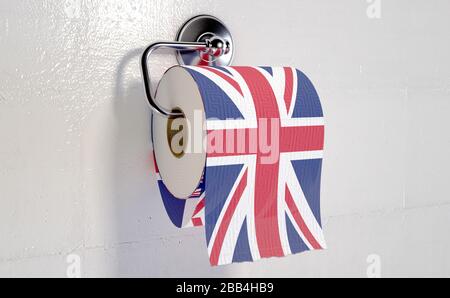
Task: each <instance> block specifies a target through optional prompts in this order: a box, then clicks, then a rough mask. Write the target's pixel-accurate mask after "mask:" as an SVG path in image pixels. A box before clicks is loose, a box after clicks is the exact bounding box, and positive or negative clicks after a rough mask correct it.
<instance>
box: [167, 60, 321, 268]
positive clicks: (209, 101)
mask: <svg viewBox="0 0 450 298" xmlns="http://www.w3.org/2000/svg"><path fill="white" fill-rule="evenodd" d="M185 69H186V70H187V71H188V72H189V73H190V74H191V76H192V77H193V78H194V80H195V81H196V83H197V85H198V86H199V90H200V93H201V95H202V98H203V101H204V108H205V114H206V117H207V121H206V127H207V130H208V141H207V144H208V146H211V144H213V143H214V140H213V138H214V136H217V135H221V134H222V135H225V136H232V137H231V141H230V138H229V137H228V138H225V140H226V143H225V144H220V145H219V147H220V146H223V150H217V144H215V146H216V148H215V149H214V150H209V149H207V152H208V153H207V164H206V169H205V173H204V179H203V180H202V183H201V184H200V186H199V189H198V191H196V193H195V194H193V197H192V198H191V199H190V200H186V201H179V200H178V202H177V203H178V204H179V205H180V207H179V208H178V209H177V210H178V211H177V212H178V214H177V215H176V216H174V218H175V217H176V218H177V220H178V222H177V223H176V224H177V226H199V225H204V226H205V232H206V241H207V246H208V253H209V258H210V262H211V264H212V265H213V266H216V265H224V264H230V263H234V262H245V261H256V260H259V259H261V258H269V257H281V256H286V255H290V254H295V253H299V252H303V251H307V250H319V249H324V248H325V246H326V244H325V240H324V236H323V232H322V226H321V216H320V178H321V167H322V155H323V146H324V120H323V112H322V107H321V104H320V101H319V97H318V95H317V92H316V90H315V88H314V87H313V85H312V83H311V82H310V80H309V79H308V78H307V77H306V76H305V75H304V74H303V73H302V72H300V71H298V70H296V69H294V68H290V67H214V68H213V67H207V66H206V67H203V66H202V67H185ZM260 119H270V121H269V123H271V124H270V125H267V123H266V122H264V123H265V125H262V123H263V122H261V121H259V120H260ZM262 126H264V127H262ZM268 126H270V127H272V126H276V127H279V130H278V131H277V134H276V135H271V136H263V137H265V138H266V140H268V139H271V141H272V143H273V142H274V141H275V142H278V144H279V148H278V151H277V156H276V159H275V160H274V162H270V163H268V162H264V159H265V158H267V156H266V155H267V154H266V153H267V152H263V151H262V150H260V149H258V148H256V149H255V144H259V143H260V142H259V141H260V138H262V136H261V133H262V132H263V133H265V134H268V132H267V131H266V130H267V129H268ZM269 131H270V129H269ZM274 138H276V139H275V140H274ZM242 140H244V141H242ZM238 144H239V145H238ZM238 147H239V148H238ZM230 148H232V149H234V150H227V149H230ZM160 189H161V193H162V195H163V201H165V205H166V208H168V203H167V201H168V200H167V197H170V194H169V193H168V192H167V190H166V193H164V184H163V183H162V181H160ZM164 197H166V198H164ZM175 200H176V199H175ZM169 205H170V204H169ZM181 205H183V206H181ZM170 208H172V207H170ZM169 215H170V214H169ZM171 218H172V216H171ZM172 221H174V220H173V218H172ZM174 223H175V222H174Z"/></svg>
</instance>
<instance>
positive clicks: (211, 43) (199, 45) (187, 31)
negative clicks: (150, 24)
mask: <svg viewBox="0 0 450 298" xmlns="http://www.w3.org/2000/svg"><path fill="white" fill-rule="evenodd" d="M219 29H220V30H219ZM205 30H206V31H205ZM224 32H225V33H226V34H224ZM192 35H197V37H196V38H197V41H196V42H186V41H183V40H185V39H188V40H190V39H192ZM219 35H220V36H219ZM221 36H224V38H222V37H221ZM178 40H181V41H174V42H164V41H163V42H155V43H153V44H151V45H150V46H148V47H147V48H146V49H145V51H144V53H143V54H142V59H141V67H142V77H143V80H144V87H145V94H146V95H147V99H148V102H149V104H150V106H151V108H152V109H153V111H154V112H156V113H158V114H160V115H162V116H165V117H177V116H181V115H182V113H177V112H172V111H167V110H166V109H164V108H162V107H161V106H160V105H158V104H157V103H156V102H155V99H154V96H153V92H152V90H151V82H150V74H149V67H148V59H149V57H150V55H151V54H152V53H153V52H154V51H156V50H158V49H173V50H176V51H178V54H179V61H180V62H181V63H184V62H188V63H189V64H194V65H195V63H197V62H198V61H197V60H194V59H192V57H189V56H192V55H189V52H191V53H192V52H194V53H195V52H201V53H197V54H199V55H198V56H199V57H201V60H202V62H201V64H203V65H205V64H206V65H223V64H226V65H228V64H229V63H230V62H231V59H232V52H231V46H232V40H231V35H230V34H229V31H228V30H227V29H226V27H225V26H224V25H223V24H222V23H221V22H220V21H219V20H218V19H216V18H214V17H211V16H198V17H195V18H193V19H191V20H189V21H188V22H187V23H186V24H185V25H184V26H183V27H182V29H181V30H180V33H179V34H178ZM183 53H187V56H186V60H184V59H183V55H184V54H183ZM180 57H181V58H180ZM203 57H207V58H208V59H204V58H203ZM223 59H226V60H225V62H224V61H222V60H223Z"/></svg>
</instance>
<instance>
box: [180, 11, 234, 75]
mask: <svg viewBox="0 0 450 298" xmlns="http://www.w3.org/2000/svg"><path fill="white" fill-rule="evenodd" d="M176 40H177V41H178V42H210V43H211V46H210V47H209V48H214V49H216V50H217V51H216V52H211V51H209V52H208V51H179V52H178V53H177V60H178V63H180V64H181V65H193V66H199V65H209V66H228V65H230V64H231V62H232V60H233V52H234V44H233V38H232V36H231V33H230V31H229V30H228V28H227V27H226V26H225V25H224V24H223V23H222V21H220V20H219V19H218V18H216V17H213V16H210V15H200V16H196V17H194V18H192V19H190V20H189V21H187V22H186V23H185V24H184V25H183V26H182V27H181V29H180V31H179V32H178V35H177V38H176Z"/></svg>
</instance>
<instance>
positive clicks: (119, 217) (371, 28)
mask: <svg viewBox="0 0 450 298" xmlns="http://www.w3.org/2000/svg"><path fill="white" fill-rule="evenodd" d="M74 4H75V6H73V5H74ZM381 4H382V11H381V12H382V15H381V19H369V18H368V16H367V14H366V9H367V7H368V5H369V4H368V3H367V2H366V0H346V1H333V0H328V1H325V0H321V1H318V0H310V1H294V0H292V1H287V0H283V1H257V2H256V1H234V0H233V1H200V0H184V1H173V0H170V1H168V0H157V1H155V0H136V1H131V0H130V1H125V0H123V1H122V0H116V1H112V0H108V1H104V0H92V1H87V0H85V1H81V0H80V1H77V0H69V1H57V0H53V1H50V0H45V1H31V0H28V1H13V0H3V1H1V2H0V276H62V277H64V276H66V268H67V263H66V257H67V255H69V254H78V255H80V257H81V261H82V273H83V276H252V277H255V276H294V277H299V276H366V269H367V266H368V264H367V261H366V259H367V256H368V255H370V254H377V255H379V256H380V258H381V264H382V275H383V276H447V277H448V276H450V257H449V255H448V254H449V251H450V238H449V226H450V204H449V203H450V191H449V188H448V182H447V181H448V180H449V179H450V157H449V155H448V154H447V153H448V152H449V150H450V137H449V133H448V132H447V129H448V127H449V126H450V117H449V116H448V115H449V112H450V57H449V53H450V41H449V39H448V30H449V28H450V18H449V17H448V11H449V10H450V2H449V1H447V0H432V1H418V0H417V1H407V0H397V1H387V0H382V2H381ZM201 13H210V14H213V15H216V16H217V17H219V18H221V19H223V20H224V21H225V23H226V24H227V25H228V26H229V27H230V29H231V30H232V33H233V34H234V38H235V42H236V46H237V48H236V51H237V52H236V57H235V58H236V59H235V64H236V65H237V64H240V65H292V66H296V67H298V68H301V69H302V70H304V71H305V72H306V73H307V74H308V75H309V76H310V77H311V79H312V80H313V81H314V82H315V84H316V87H317V88H318V90H319V93H320V95H321V98H322V100H323V104H324V109H325V112H326V117H327V125H328V129H327V144H326V158H325V163H324V177H323V191H322V205H323V208H322V210H323V213H324V229H325V233H326V237H327V240H328V244H329V249H328V250H327V251H324V252H313V253H306V254H301V255H296V256H291V257H288V258H284V259H271V260H267V261H261V262H258V263H255V264H239V265H231V266H226V267H220V268H210V267H209V265H208V258H207V253H206V249H205V240H204V235H203V233H202V230H201V229H197V230H195V229H192V230H185V231H179V230H177V229H175V228H174V227H172V225H171V224H170V222H169V220H168V218H167V217H166V215H165V212H164V210H163V206H162V203H161V202H160V201H159V199H158V191H157V188H156V184H155V181H154V177H153V175H152V174H151V168H152V165H151V161H150V158H149V150H150V147H149V108H148V107H147V104H146V99H145V97H144V93H143V89H142V86H141V77H140V70H139V62H138V54H140V52H141V50H142V47H144V46H145V45H147V44H149V43H150V42H151V41H154V40H159V39H162V40H171V39H173V37H174V35H175V34H176V31H177V29H178V28H179V26H180V25H181V24H182V23H183V22H184V21H185V20H187V19H188V18H189V17H191V16H194V15H196V14H201ZM173 63H174V58H173V56H171V55H160V56H158V57H157V58H156V59H155V60H154V61H153V65H154V66H155V81H156V80H157V79H158V77H157V76H158V75H160V74H161V73H162V72H163V70H164V69H165V67H168V66H170V65H172V64H173Z"/></svg>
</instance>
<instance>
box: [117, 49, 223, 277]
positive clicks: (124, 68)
mask: <svg viewBox="0 0 450 298" xmlns="http://www.w3.org/2000/svg"><path fill="white" fill-rule="evenodd" d="M141 53H142V49H135V50H133V51H131V52H129V53H128V54H127V55H126V56H125V57H124V58H123V59H122V61H121V62H120V64H119V66H118V68H117V73H116V87H115V94H114V114H115V115H114V116H115V126H116V127H115V133H114V136H115V137H114V139H113V142H112V146H114V149H113V151H114V155H113V158H114V160H113V161H112V165H113V168H112V175H113V177H111V178H112V182H113V183H114V194H113V200H114V202H113V204H114V209H115V216H116V218H115V222H116V223H117V226H116V227H115V229H116V231H117V238H118V242H119V245H118V246H117V248H116V250H115V251H116V253H117V255H116V256H115V257H116V258H117V259H116V265H117V275H118V276H126V277H133V276H137V277H142V276H144V277H145V276H181V277H183V276H184V277H189V276H204V275H209V276H211V274H212V275H216V276H223V275H224V274H226V272H227V271H228V270H227V269H225V268H211V267H210V265H209V262H208V256H207V250H206V245H205V237H204V230H203V229H186V230H179V229H177V228H175V227H174V226H173V225H172V223H171V222H170V220H169V218H168V216H167V214H166V212H165V210H164V206H163V204H162V201H161V199H160V195H159V191H158V189H157V184H156V177H155V175H154V165H153V159H152V154H151V150H152V149H151V141H150V114H151V113H150V111H151V110H150V107H149V106H148V103H147V99H146V96H145V92H144V88H143V86H142V80H141V78H140V77H139V78H138V79H136V78H133V75H132V74H135V73H137V72H139V68H140V55H141Z"/></svg>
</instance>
